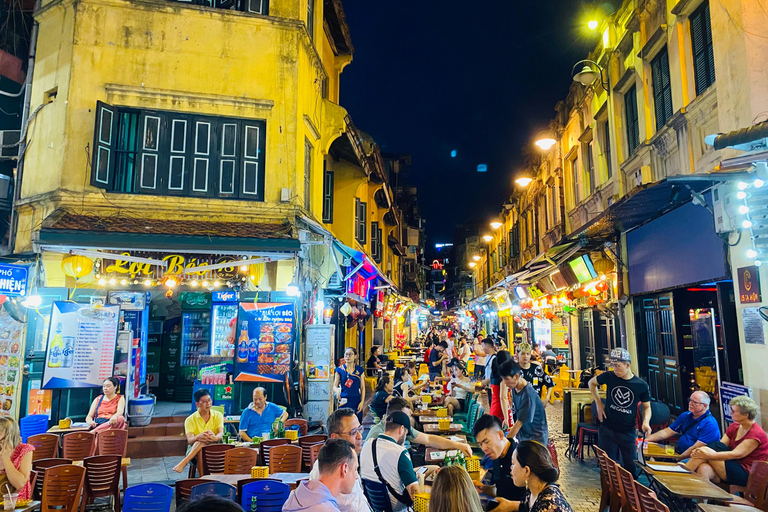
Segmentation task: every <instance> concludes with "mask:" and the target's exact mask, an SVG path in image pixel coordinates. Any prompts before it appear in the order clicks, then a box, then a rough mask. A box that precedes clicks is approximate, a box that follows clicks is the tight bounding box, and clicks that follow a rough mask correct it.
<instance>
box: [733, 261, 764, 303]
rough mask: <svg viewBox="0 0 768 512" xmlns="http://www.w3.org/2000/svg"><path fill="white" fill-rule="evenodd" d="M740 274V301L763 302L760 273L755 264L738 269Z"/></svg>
mask: <svg viewBox="0 0 768 512" xmlns="http://www.w3.org/2000/svg"><path fill="white" fill-rule="evenodd" d="M736 273H737V274H738V276H739V302H741V303H742V304H757V303H758V302H762V300H763V299H762V294H761V293H760V275H759V274H758V271H757V267H756V266H755V265H752V266H749V267H742V268H740V269H738V270H737V271H736Z"/></svg>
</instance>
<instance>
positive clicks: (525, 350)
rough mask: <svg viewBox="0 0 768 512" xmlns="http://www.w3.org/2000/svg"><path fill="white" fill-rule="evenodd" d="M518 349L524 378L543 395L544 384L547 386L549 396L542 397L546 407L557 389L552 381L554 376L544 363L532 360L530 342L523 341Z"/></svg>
mask: <svg viewBox="0 0 768 512" xmlns="http://www.w3.org/2000/svg"><path fill="white" fill-rule="evenodd" d="M517 351H518V352H517V358H518V361H519V363H520V369H521V370H522V374H523V378H524V379H525V380H526V381H528V382H530V384H531V386H533V389H534V390H536V394H537V395H539V396H541V388H542V387H543V386H546V387H547V396H546V397H545V398H543V399H542V400H543V401H544V407H545V408H546V407H547V404H549V401H550V399H551V398H552V392H553V391H554V390H555V383H554V382H553V381H552V377H550V376H549V375H547V373H546V372H545V371H544V367H543V366H542V365H540V364H539V363H532V362H531V351H532V349H531V345H530V344H528V343H521V344H520V346H519V347H518V348H517Z"/></svg>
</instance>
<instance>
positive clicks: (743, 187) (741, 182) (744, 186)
mask: <svg viewBox="0 0 768 512" xmlns="http://www.w3.org/2000/svg"><path fill="white" fill-rule="evenodd" d="M737 186H738V187H739V190H744V189H746V188H747V187H748V186H749V185H747V184H746V183H744V182H743V181H740V182H739V184H738V185H737Z"/></svg>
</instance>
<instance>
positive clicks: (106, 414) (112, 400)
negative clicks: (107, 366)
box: [85, 377, 125, 432]
mask: <svg viewBox="0 0 768 512" xmlns="http://www.w3.org/2000/svg"><path fill="white" fill-rule="evenodd" d="M119 385H120V381H119V380H118V379H117V378H116V377H107V378H106V379H104V383H103V385H102V386H101V390H102V392H103V393H104V394H103V395H99V396H97V397H96V398H94V399H93V402H92V403H91V409H90V410H89V411H88V416H86V417H85V422H86V423H88V425H90V426H91V428H92V429H93V431H94V432H101V431H102V430H109V429H122V428H125V416H124V414H125V397H123V396H120V395H118V394H117V387H118V386H119Z"/></svg>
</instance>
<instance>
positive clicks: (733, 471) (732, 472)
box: [725, 460, 749, 487]
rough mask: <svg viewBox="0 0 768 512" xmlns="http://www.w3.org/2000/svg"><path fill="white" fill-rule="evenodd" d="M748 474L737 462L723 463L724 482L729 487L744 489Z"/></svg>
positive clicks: (727, 461) (728, 461)
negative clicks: (738, 486) (735, 486)
mask: <svg viewBox="0 0 768 512" xmlns="http://www.w3.org/2000/svg"><path fill="white" fill-rule="evenodd" d="M747 479H749V473H748V472H747V470H746V469H744V466H742V465H741V464H740V463H739V461H738V460H726V461H725V480H726V481H727V482H728V483H729V484H731V485H741V486H742V487H746V485H747Z"/></svg>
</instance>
